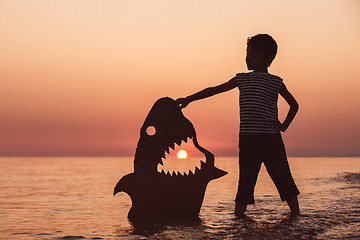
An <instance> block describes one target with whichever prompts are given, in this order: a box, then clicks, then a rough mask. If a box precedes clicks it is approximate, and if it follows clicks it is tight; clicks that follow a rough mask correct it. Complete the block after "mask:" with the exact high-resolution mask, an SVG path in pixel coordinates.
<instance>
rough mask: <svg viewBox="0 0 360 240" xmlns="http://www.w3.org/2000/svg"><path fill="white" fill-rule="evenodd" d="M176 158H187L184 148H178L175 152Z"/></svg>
mask: <svg viewBox="0 0 360 240" xmlns="http://www.w3.org/2000/svg"><path fill="white" fill-rule="evenodd" d="M177 158H178V159H185V158H187V152H186V151H185V150H180V151H178V153H177Z"/></svg>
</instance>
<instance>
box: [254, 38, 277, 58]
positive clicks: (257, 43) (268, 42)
mask: <svg viewBox="0 0 360 240" xmlns="http://www.w3.org/2000/svg"><path fill="white" fill-rule="evenodd" d="M247 45H248V46H251V47H253V48H255V49H258V50H260V51H262V52H263V53H264V55H265V57H269V58H270V59H271V61H270V63H271V62H272V61H273V60H274V58H275V56H276V53H277V48H278V47H277V44H276V42H275V40H274V39H273V38H272V37H271V36H270V35H268V34H257V35H255V36H252V37H249V38H248V39H247Z"/></svg>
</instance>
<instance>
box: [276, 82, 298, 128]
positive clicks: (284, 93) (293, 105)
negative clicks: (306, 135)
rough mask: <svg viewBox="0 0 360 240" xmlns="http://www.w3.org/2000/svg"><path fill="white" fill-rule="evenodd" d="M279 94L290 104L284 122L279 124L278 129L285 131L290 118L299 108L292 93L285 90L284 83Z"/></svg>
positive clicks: (292, 118)
mask: <svg viewBox="0 0 360 240" xmlns="http://www.w3.org/2000/svg"><path fill="white" fill-rule="evenodd" d="M280 95H281V96H282V97H283V98H284V99H285V101H286V102H287V103H288V104H289V106H290V109H289V112H288V113H287V115H286V118H285V120H284V122H283V123H281V124H280V130H281V131H282V132H285V131H286V129H287V128H288V127H289V125H290V123H291V122H292V120H294V118H295V115H296V113H297V111H298V109H299V104H298V103H297V101H296V99H295V98H294V97H293V95H292V94H291V93H290V92H289V91H288V90H287V88H286V86H285V84H284V83H283V84H282V86H281V89H280Z"/></svg>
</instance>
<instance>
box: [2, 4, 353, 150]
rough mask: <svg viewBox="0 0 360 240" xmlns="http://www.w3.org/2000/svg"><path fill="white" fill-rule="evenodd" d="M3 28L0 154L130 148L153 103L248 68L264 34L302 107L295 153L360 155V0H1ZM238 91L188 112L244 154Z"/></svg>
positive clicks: (209, 144) (221, 144) (212, 141)
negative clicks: (254, 39) (249, 47)
mask: <svg viewBox="0 0 360 240" xmlns="http://www.w3.org/2000/svg"><path fill="white" fill-rule="evenodd" d="M0 29H1V31H0V54H1V55H0V56H1V57H0V91H1V94H0V116H1V118H0V155H125V156H133V154H134V151H135V148H136V143H137V140H138V137H139V130H140V127H141V125H142V123H143V121H144V119H145V117H146V115H147V113H148V111H149V110H150V108H151V106H152V104H153V103H154V102H155V101H156V99H158V98H160V97H163V96H170V97H172V98H178V97H183V96H186V95H189V94H192V93H193V92H195V91H198V90H201V89H202V88H205V87H208V86H212V85H216V84H220V83H222V82H224V81H227V80H228V79H230V78H231V77H233V76H234V75H235V73H237V72H242V71H246V66H245V61H244V58H245V50H246V38H247V37H248V36H252V35H255V34H257V33H269V34H270V35H272V36H273V37H274V38H275V39H276V40H277V42H278V45H279V51H278V55H277V57H276V59H275V61H274V62H273V65H272V66H271V68H270V69H269V70H270V72H271V73H273V74H277V75H280V76H281V77H282V78H283V79H284V81H285V83H286V85H287V87H288V89H289V90H290V91H291V92H292V93H293V94H294V96H295V97H296V98H297V100H298V101H299V104H300V112H299V114H298V116H297V117H296V119H295V120H294V123H293V125H292V126H290V128H289V130H288V131H287V132H286V133H285V134H284V139H285V143H286V146H287V150H288V153H289V155H293V156H294V155H301V156H304V155H305V156H308V155H321V156H328V155H356V154H357V155H359V154H360V111H359V110H358V108H359V106H360V94H359V92H360V67H359V66H360V60H359V56H360V45H359V42H360V4H359V2H358V1H357V0H319V1H310V0H301V1H286V0H277V1H268V0H264V1H256V0H252V1H239V0H237V1H235V0H232V1H231V0H226V1H223V0H217V1H210V0H207V1H205V0H203V1H200V0H199V1H193V0H182V1H168V0H162V1H159V0H153V1H146V0H141V1H140V0H139V1H136V0H131V1H130V0H129V1H121V0H119V1H115V0H113V1H92V0H84V1H70V0H68V1H64V0H54V1H45V0H44V1H17V0H12V1H10V0H8V1H6V0H5V1H0ZM237 98H238V91H237V90H232V91H231V92H229V93H225V94H222V95H219V96H215V97H213V98H210V99H207V100H203V101H200V102H195V103H192V104H191V105H189V107H188V108H186V109H184V114H185V115H186V116H187V117H188V118H189V119H190V120H191V121H192V122H193V124H194V126H195V128H196V130H197V134H198V140H199V143H200V144H201V145H202V146H204V147H205V148H207V149H209V150H210V151H212V152H213V153H214V154H215V155H217V156H223V155H236V154H237V141H238V126H239V116H238V100H237ZM286 109H287V108H286V105H285V104H284V102H282V101H281V102H280V110H281V113H280V116H281V117H283V116H284V113H285V111H286Z"/></svg>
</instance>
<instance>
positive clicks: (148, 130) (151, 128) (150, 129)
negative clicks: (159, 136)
mask: <svg viewBox="0 0 360 240" xmlns="http://www.w3.org/2000/svg"><path fill="white" fill-rule="evenodd" d="M146 133H147V135H149V136H154V135H155V133H156V128H155V127H154V126H148V127H147V128H146Z"/></svg>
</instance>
